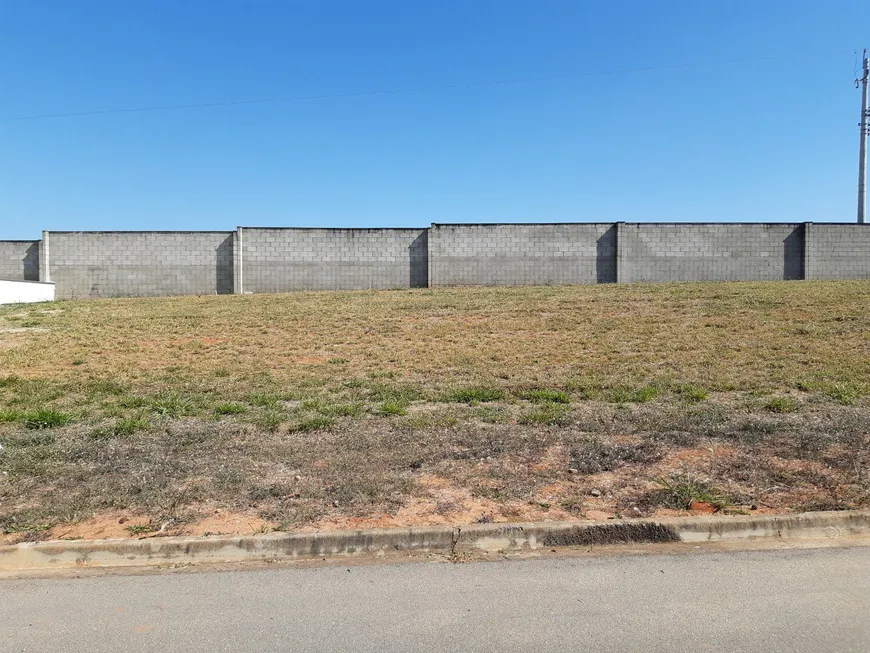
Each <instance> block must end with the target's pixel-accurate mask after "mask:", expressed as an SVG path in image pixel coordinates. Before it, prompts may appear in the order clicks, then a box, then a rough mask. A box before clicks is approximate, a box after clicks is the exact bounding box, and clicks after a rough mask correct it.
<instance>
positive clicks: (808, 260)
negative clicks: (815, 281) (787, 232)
mask: <svg viewBox="0 0 870 653" xmlns="http://www.w3.org/2000/svg"><path fill="white" fill-rule="evenodd" d="M812 234H813V223H812V222H804V279H812V278H813V237H812Z"/></svg>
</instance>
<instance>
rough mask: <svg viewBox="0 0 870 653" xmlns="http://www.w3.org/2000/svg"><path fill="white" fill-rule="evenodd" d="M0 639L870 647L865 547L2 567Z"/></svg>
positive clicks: (209, 646) (15, 643) (249, 649)
mask: <svg viewBox="0 0 870 653" xmlns="http://www.w3.org/2000/svg"><path fill="white" fill-rule="evenodd" d="M0 650H2V651H9V652H13V651H29V652H42V651H90V652H93V653H103V652H109V651H111V652H117V651H160V652H161V653H167V652H171V651H189V652H199V651H202V652H208V653H217V652H220V651H233V652H237V653H253V652H255V651H256V652H258V653H260V652H263V651H354V652H368V651H371V652H373V653H374V652H377V653H384V652H388V651H438V652H439V653H443V652H444V651H506V650H513V651H534V652H535V653H550V652H554V653H555V652H558V653H566V652H567V651H596V652H599V651H666V652H668V653H677V652H681V651H693V652H694V651H723V652H725V651H727V652H729V653H734V652H737V651H747V652H749V651H752V652H760V651H798V652H808V653H809V652H813V653H819V652H821V651H838V652H843V651H862V652H866V651H870V547H860V548H853V549H816V550H785V551H782V550H780V551H765V552H740V553H715V554H679V555H656V556H639V557H601V558H590V557H584V558H570V559H560V560H547V561H543V560H538V561H533V560H529V561H512V562H501V563H474V564H464V565H451V564H443V563H442V564H436V563H421V564H405V565H393V566H389V565H377V566H354V567H350V568H347V567H329V568H309V569H277V568H276V569H268V570H258V571H232V572H209V573H185V574H163V575H146V576H110V577H89V578H79V579H76V578H67V579H54V580H6V581H0Z"/></svg>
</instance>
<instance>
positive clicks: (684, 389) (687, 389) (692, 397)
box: [674, 383, 710, 404]
mask: <svg viewBox="0 0 870 653" xmlns="http://www.w3.org/2000/svg"><path fill="white" fill-rule="evenodd" d="M674 394H675V395H677V396H678V397H679V398H680V399H682V400H683V401H685V402H686V403H688V404H698V403H701V402H702V401H706V400H707V399H709V398H710V393H709V391H708V390H707V389H706V388H702V387H700V386H697V385H695V384H693V383H681V384H680V385H678V386H676V387H675V388H674Z"/></svg>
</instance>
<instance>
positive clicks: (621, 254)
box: [616, 222, 629, 283]
mask: <svg viewBox="0 0 870 653" xmlns="http://www.w3.org/2000/svg"><path fill="white" fill-rule="evenodd" d="M625 236H626V234H625V223H624V222H617V223H616V283H628V281H629V279H628V269H627V266H626V256H625V249H626V248H625V244H626V242H625Z"/></svg>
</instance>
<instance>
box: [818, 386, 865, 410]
mask: <svg viewBox="0 0 870 653" xmlns="http://www.w3.org/2000/svg"><path fill="white" fill-rule="evenodd" d="M822 393H823V394H824V395H825V396H826V397H828V398H829V399H833V400H834V401H836V402H837V403H839V404H842V405H844V406H851V405H853V404H854V403H855V402H857V401H858V400H859V399H860V398H861V397H863V396H864V395H865V394H867V389H866V388H865V387H863V386H859V385H857V384H854V383H832V384H830V385H826V386H825V387H824V388H823V389H822Z"/></svg>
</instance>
